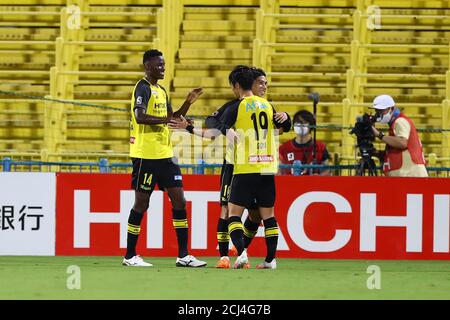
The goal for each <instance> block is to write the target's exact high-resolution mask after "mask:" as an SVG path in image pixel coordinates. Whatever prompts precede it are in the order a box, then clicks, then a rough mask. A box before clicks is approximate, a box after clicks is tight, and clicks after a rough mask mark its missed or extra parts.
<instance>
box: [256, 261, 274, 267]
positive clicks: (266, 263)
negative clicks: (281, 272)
mask: <svg viewBox="0 0 450 320" xmlns="http://www.w3.org/2000/svg"><path fill="white" fill-rule="evenodd" d="M276 268H277V261H276V260H275V259H273V260H272V262H266V261H264V262H263V263H261V264H258V265H257V266H256V269H276Z"/></svg>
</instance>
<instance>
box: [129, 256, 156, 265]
mask: <svg viewBox="0 0 450 320" xmlns="http://www.w3.org/2000/svg"><path fill="white" fill-rule="evenodd" d="M122 265H124V266H128V267H153V265H152V264H151V263H148V262H145V261H144V260H142V258H141V257H140V256H134V257H132V258H130V259H125V258H123V261H122Z"/></svg>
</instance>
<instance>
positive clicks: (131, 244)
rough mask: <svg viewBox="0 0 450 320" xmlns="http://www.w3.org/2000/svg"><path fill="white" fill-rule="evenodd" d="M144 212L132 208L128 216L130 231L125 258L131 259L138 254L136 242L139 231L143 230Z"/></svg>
mask: <svg viewBox="0 0 450 320" xmlns="http://www.w3.org/2000/svg"><path fill="white" fill-rule="evenodd" d="M143 216H144V214H143V213H140V212H137V211H134V210H133V209H131V211H130V216H129V217H128V233H127V253H126V254H125V259H130V258H132V257H134V256H135V255H136V244H137V241H138V237H139V233H140V232H141V221H142V217H143Z"/></svg>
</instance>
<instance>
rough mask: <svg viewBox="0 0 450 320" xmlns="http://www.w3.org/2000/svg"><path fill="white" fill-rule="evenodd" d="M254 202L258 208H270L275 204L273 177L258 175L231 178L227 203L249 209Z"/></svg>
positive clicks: (242, 175)
mask: <svg viewBox="0 0 450 320" xmlns="http://www.w3.org/2000/svg"><path fill="white" fill-rule="evenodd" d="M255 200H256V203H257V204H258V206H259V207H263V208H271V207H273V206H274V204H275V176H274V175H267V174H259V173H248V174H236V175H234V176H233V179H232V181H231V188H230V197H229V198H228V201H229V202H231V203H233V204H236V205H238V206H241V207H245V208H249V206H251V204H252V203H253V202H254V201H255Z"/></svg>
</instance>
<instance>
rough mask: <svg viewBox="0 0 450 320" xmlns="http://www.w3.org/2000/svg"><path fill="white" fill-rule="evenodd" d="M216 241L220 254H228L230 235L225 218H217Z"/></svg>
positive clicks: (222, 255)
mask: <svg viewBox="0 0 450 320" xmlns="http://www.w3.org/2000/svg"><path fill="white" fill-rule="evenodd" d="M217 242H218V243H219V253H220V256H221V257H224V256H228V244H229V242H230V236H229V235H228V220H226V219H222V218H219V221H218V223H217Z"/></svg>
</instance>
